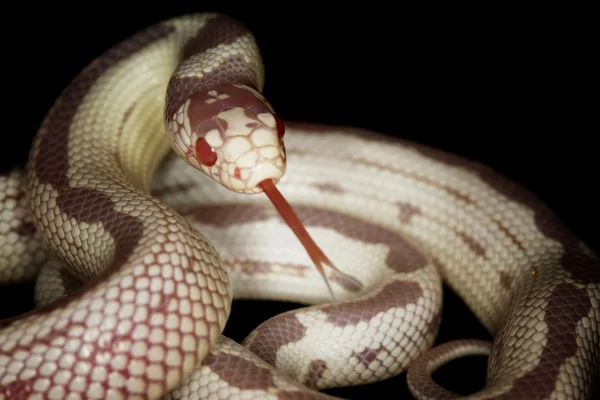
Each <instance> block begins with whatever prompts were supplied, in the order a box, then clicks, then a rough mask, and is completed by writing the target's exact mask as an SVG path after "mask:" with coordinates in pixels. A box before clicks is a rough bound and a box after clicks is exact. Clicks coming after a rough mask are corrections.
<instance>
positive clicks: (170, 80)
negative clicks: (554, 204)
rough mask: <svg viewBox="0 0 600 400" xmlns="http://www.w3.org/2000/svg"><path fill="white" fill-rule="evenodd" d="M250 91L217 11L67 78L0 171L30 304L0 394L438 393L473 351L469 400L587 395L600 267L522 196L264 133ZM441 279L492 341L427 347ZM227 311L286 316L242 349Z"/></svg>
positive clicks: (297, 129)
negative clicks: (269, 306)
mask: <svg viewBox="0 0 600 400" xmlns="http://www.w3.org/2000/svg"><path fill="white" fill-rule="evenodd" d="M263 87H264V66H263V62H262V59H261V55H260V51H259V48H258V44H257V43H256V40H255V38H254V37H253V35H252V33H251V32H250V31H249V30H248V29H247V28H246V27H245V26H244V25H243V24H242V23H241V22H239V21H237V20H235V19H233V18H231V17H229V16H227V15H223V14H220V13H198V14H189V15H182V16H178V17H173V18H171V19H167V20H164V21H162V22H157V23H155V24H154V25H151V26H149V27H147V28H145V29H143V30H141V31H139V32H138V33H135V34H133V35H132V36H131V37H130V38H128V39H125V40H123V41H122V42H120V43H118V44H116V45H115V46H113V47H111V48H110V49H108V50H107V51H105V52H104V54H103V55H101V56H99V57H98V58H96V59H95V60H94V61H93V62H91V63H90V65H88V66H87V67H86V68H85V69H83V70H82V71H81V72H80V73H79V74H78V75H77V76H76V77H75V78H74V79H73V80H72V81H71V82H70V83H69V85H68V86H67V87H66V88H65V89H64V91H63V92H62V93H61V94H60V96H59V97H58V99H57V100H56V102H55V104H54V105H53V106H52V108H51V109H50V111H49V112H48V114H47V115H46V117H45V119H44V120H43V122H42V124H41V127H40V128H39V131H38V132H37V135H36V137H35V139H34V142H33V145H32V148H31V151H30V154H29V157H28V162H27V165H26V167H25V168H23V169H14V170H11V171H8V172H6V173H3V174H2V175H1V176H0V248H1V249H2V250H1V251H0V278H1V281H2V282H3V283H7V284H8V283H18V282H23V281H28V280H32V279H35V300H36V307H35V308H34V309H32V310H31V311H29V312H27V313H25V314H22V315H17V316H14V317H11V318H8V319H5V320H2V321H0V398H1V399H158V398H163V399H250V398H258V399H326V398H334V397H333V396H331V395H329V394H327V393H326V389H329V388H335V387H341V386H355V385H363V384H370V383H374V382H377V381H381V380H385V379H389V378H391V377H394V376H398V375H400V374H402V373H406V379H407V383H408V386H409V389H410V391H411V393H412V394H413V395H414V396H415V398H418V399H432V400H433V399H449V398H458V397H461V396H459V395H458V394H456V393H453V392H451V391H449V390H447V389H446V388H444V387H442V386H440V385H439V384H437V383H436V382H435V381H434V380H433V379H432V374H433V373H434V372H435V371H436V370H437V369H438V368H440V367H441V366H442V365H444V364H446V363H448V362H450V361H452V360H454V359H457V358H459V357H465V356H469V355H484V356H487V357H488V366H487V373H486V374H487V375H486V383H485V386H484V387H483V388H481V390H478V391H477V392H476V393H472V394H469V395H467V396H465V398H469V399H513V400H525V399H527V400H532V399H591V398H598V397H595V396H598V395H599V394H600V391H598V381H599V379H598V378H600V376H599V370H600V343H599V342H600V306H599V304H600V260H599V258H598V256H597V255H596V254H595V253H594V252H593V251H592V249H591V248H590V247H589V246H587V245H586V244H585V243H584V242H583V241H582V240H581V239H579V238H578V237H577V236H576V235H575V234H574V233H573V232H571V230H570V229H569V228H568V227H567V226H566V225H565V224H564V223H563V222H562V221H561V220H559V219H558V217H557V216H555V214H554V213H553V212H552V211H551V210H550V209H549V208H548V207H547V206H546V205H545V204H544V203H543V202H542V201H541V200H540V199H538V198H537V197H536V196H535V195H534V194H533V193H531V192H530V191H528V190H527V189H526V188H524V187H521V186H520V185H518V184H517V183H515V182H513V181H511V180H509V179H508V178H506V177H504V176H502V175H500V174H499V173H497V172H496V171H495V170H493V169H491V168H490V167H487V166H485V165H483V164H480V163H478V162H476V161H472V160H468V159H466V158H462V157H459V156H457V155H454V154H452V153H449V152H444V151H442V150H438V149H434V148H431V147H427V146H425V145H422V144H419V143H416V142H411V141H407V140H403V139H401V138H392V137H390V136H387V135H384V134H380V133H378V132H373V131H370V130H367V129H364V128H358V127H348V126H333V125H326V124H313V123H308V122H302V121H283V120H282V119H280V118H279V117H278V116H277V115H276V113H275V111H274V108H273V106H272V105H271V104H270V103H269V102H268V101H267V99H266V98H265V97H264V96H263V94H262V90H263ZM284 143H285V145H284ZM264 194H266V196H264ZM284 195H285V197H284ZM266 197H268V199H267V198H266ZM269 200H271V201H269ZM274 206H275V207H274ZM324 283H326V284H324ZM444 284H447V285H448V286H449V287H450V288H452V289H453V290H454V291H456V293H457V294H458V295H459V296H460V297H461V298H462V299H463V300H464V302H465V303H466V304H467V306H468V307H469V308H470V309H471V310H472V312H473V313H474V314H475V316H476V317H477V318H478V319H479V320H480V321H481V323H482V324H483V326H484V327H485V328H486V329H487V330H488V331H489V332H490V333H491V334H492V336H493V340H492V341H491V342H488V341H482V340H475V339H468V338H465V339H461V340H456V341H451V342H447V343H442V344H440V345H439V346H435V347H432V346H433V344H434V341H435V338H436V335H437V332H438V329H439V326H440V323H441V318H442V317H441V309H442V306H443V305H442V290H443V285H444ZM234 298H239V299H268V300H287V301H293V302H298V303H300V304H303V305H304V306H303V307H301V308H298V309H294V310H290V311H287V312H284V313H282V314H279V315H276V316H274V317H272V318H270V319H268V320H266V321H264V322H262V323H261V324H260V325H258V326H257V327H256V328H255V329H254V330H253V331H252V332H251V333H250V334H249V335H248V336H247V337H246V338H245V339H244V340H243V341H242V342H241V343H238V342H235V341H233V340H232V339H230V338H227V337H226V336H223V334H222V332H223V330H224V327H225V325H226V323H227V321H228V318H229V315H230V311H231V307H232V301H233V299H234ZM467 374H468V373H467Z"/></svg>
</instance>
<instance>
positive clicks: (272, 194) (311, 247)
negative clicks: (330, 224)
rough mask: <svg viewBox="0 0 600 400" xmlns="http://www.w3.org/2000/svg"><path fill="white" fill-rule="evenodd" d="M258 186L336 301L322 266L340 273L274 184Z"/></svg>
mask: <svg viewBox="0 0 600 400" xmlns="http://www.w3.org/2000/svg"><path fill="white" fill-rule="evenodd" d="M258 186H259V187H260V188H261V189H262V190H263V191H264V192H265V194H266V195H267V197H268V198H269V200H271V203H273V205H274V206H275V208H276V209H277V211H278V212H279V215H280V216H281V217H282V218H283V220H284V221H285V222H286V223H287V225H288V226H289V227H290V229H291V230H292V232H294V234H295V235H296V237H297V238H298V240H300V243H302V246H303V247H304V249H305V250H306V252H307V253H308V255H309V257H310V259H311V260H312V262H313V264H314V265H315V267H316V269H317V271H318V272H319V273H320V275H321V276H322V277H323V280H324V281H325V284H326V285H327V290H328V291H329V294H330V296H331V298H332V299H333V300H335V299H336V297H335V294H334V293H333V288H332V287H331V284H330V282H329V280H328V279H327V276H326V274H325V268H324V266H327V267H328V268H330V269H332V270H334V271H336V272H341V271H340V270H339V269H338V268H337V267H336V266H335V265H334V264H333V263H332V262H331V261H330V260H329V258H328V257H327V256H326V255H325V253H324V252H323V250H321V248H320V247H319V246H318V245H317V244H316V243H315V241H314V240H313V239H312V237H311V236H310V234H309V233H308V232H307V230H306V228H305V227H304V224H303V223H302V222H301V221H300V218H298V216H297V215H296V212H295V211H294V210H293V208H292V206H291V205H290V204H289V203H288V202H287V200H286V199H285V197H283V195H282V194H281V192H279V190H277V187H276V186H275V183H274V182H273V180H271V179H265V180H263V181H261V182H260V183H259V184H258Z"/></svg>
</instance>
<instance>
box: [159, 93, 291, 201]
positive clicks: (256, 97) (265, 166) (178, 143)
mask: <svg viewBox="0 0 600 400" xmlns="http://www.w3.org/2000/svg"><path fill="white" fill-rule="evenodd" d="M167 132H168V135H169V137H170V138H171V143H172V147H173V149H174V151H175V152H176V153H177V154H178V155H179V156H180V157H181V158H183V159H184V160H185V161H186V162H187V163H188V164H190V165H192V166H193V167H195V168H196V169H199V170H200V171H202V172H204V173H205V174H206V175H208V176H209V177H210V178H212V179H213V180H215V181H217V182H218V183H219V184H221V185H222V186H224V187H225V188H227V189H229V190H231V191H233V192H237V193H247V194H252V193H260V192H262V191H263V188H262V186H261V185H260V184H261V182H263V181H265V180H270V181H272V182H273V183H274V184H276V183H277V182H279V180H280V179H281V177H283V175H284V173H285V170H286V154H285V146H284V144H283V136H284V132H285V127H284V124H283V122H282V121H281V120H280V119H279V117H277V116H276V115H275V112H274V110H273V108H272V107H271V105H270V104H269V103H268V101H267V100H266V99H265V98H264V97H263V96H262V95H261V94H260V93H259V92H258V91H256V90H254V89H252V88H250V87H249V86H246V85H240V84H223V85H216V86H213V87H212V88H211V89H210V90H207V91H200V92H196V93H194V94H193V95H191V96H190V97H189V98H188V99H187V100H186V101H185V102H184V103H183V104H182V106H181V107H180V108H179V110H178V111H177V112H176V113H175V114H174V115H173V116H172V118H171V120H170V121H168V123H167Z"/></svg>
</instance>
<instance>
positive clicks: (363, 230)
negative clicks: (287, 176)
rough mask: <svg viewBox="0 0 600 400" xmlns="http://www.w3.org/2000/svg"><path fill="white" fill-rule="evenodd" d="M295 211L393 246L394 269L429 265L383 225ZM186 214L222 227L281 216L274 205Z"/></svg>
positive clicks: (310, 222)
mask: <svg viewBox="0 0 600 400" xmlns="http://www.w3.org/2000/svg"><path fill="white" fill-rule="evenodd" d="M294 210H295V211H296V214H298V217H299V218H300V220H301V221H302V223H304V224H305V225H306V226H309V227H322V228H328V229H332V230H335V231H337V232H339V233H341V234H343V235H345V236H347V237H350V238H353V239H356V240H360V241H361V242H364V243H371V244H374V243H383V244H386V245H387V246H389V248H390V252H389V253H388V255H387V258H386V264H387V265H388V267H389V268H391V269H393V270H394V271H397V272H413V271H417V270H419V269H420V268H422V267H423V266H425V265H426V264H427V260H426V258H425V257H424V256H423V254H422V253H421V252H419V251H418V250H417V249H416V248H415V247H413V246H412V245H411V244H410V243H409V242H408V241H406V240H405V239H404V238H403V237H402V236H400V235H399V234H396V233H395V232H393V231H390V230H387V229H385V228H383V227H381V226H378V225H373V224H370V223H368V222H366V221H363V220H361V219H359V218H354V217H352V216H349V215H346V214H343V213H338V212H335V211H332V210H321V209H319V208H315V207H304V206H296V207H294ZM183 214H185V215H186V216H190V217H191V218H193V219H194V220H196V221H198V222H201V223H204V224H208V225H213V226H219V227H225V226H229V225H233V224H239V223H245V222H256V221H264V220H267V219H270V218H279V216H278V215H277V214H276V213H275V212H274V211H273V209H272V208H270V207H264V206H261V205H255V204H227V205H203V206H199V207H195V208H193V209H190V210H188V211H186V212H183Z"/></svg>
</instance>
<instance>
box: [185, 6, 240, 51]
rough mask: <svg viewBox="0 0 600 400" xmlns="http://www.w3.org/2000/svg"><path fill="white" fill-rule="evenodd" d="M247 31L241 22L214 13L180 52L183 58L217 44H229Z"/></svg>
mask: <svg viewBox="0 0 600 400" xmlns="http://www.w3.org/2000/svg"><path fill="white" fill-rule="evenodd" d="M248 33H249V32H248V29H247V28H246V27H245V26H244V25H243V24H242V23H241V22H239V21H237V20H235V19H233V18H231V17H229V16H227V15H224V14H216V15H215V16H213V17H211V18H209V19H208V20H207V21H206V24H205V25H204V26H203V27H201V28H199V30H198V35H197V36H196V37H194V38H192V39H190V40H189V41H188V42H187V43H186V45H185V47H184V48H183V52H182V55H183V59H187V58H190V57H192V56H194V55H197V54H202V53H204V52H206V51H207V50H209V49H212V48H214V47H217V46H218V45H226V44H231V43H233V42H235V40H236V39H237V38H239V37H240V36H242V35H246V34H248Z"/></svg>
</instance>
